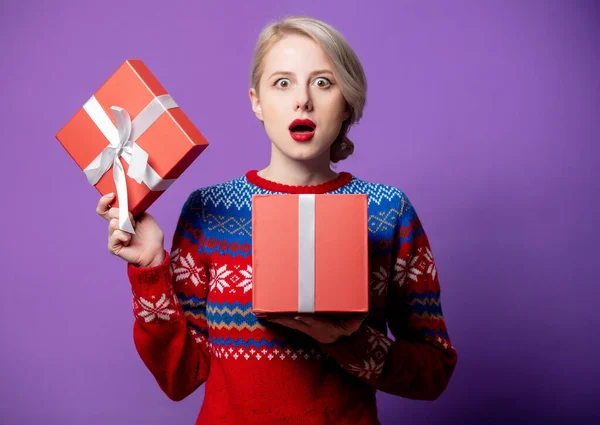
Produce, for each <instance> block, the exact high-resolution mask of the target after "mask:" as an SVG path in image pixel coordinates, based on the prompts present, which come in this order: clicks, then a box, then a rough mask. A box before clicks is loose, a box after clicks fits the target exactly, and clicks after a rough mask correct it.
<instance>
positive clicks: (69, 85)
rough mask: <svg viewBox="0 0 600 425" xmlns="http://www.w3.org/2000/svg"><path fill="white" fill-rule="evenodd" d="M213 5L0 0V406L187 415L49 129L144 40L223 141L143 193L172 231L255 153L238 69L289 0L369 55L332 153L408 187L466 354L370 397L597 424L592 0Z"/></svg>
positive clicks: (460, 417) (388, 413) (442, 409)
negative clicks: (148, 349)
mask: <svg viewBox="0 0 600 425" xmlns="http://www.w3.org/2000/svg"><path fill="white" fill-rule="evenodd" d="M217 3H218V2H215V1H211V2H208V1H196V2H191V1H190V2H185V3H184V2H173V1H170V2H161V1H141V0H138V1H132V2H124V1H119V2H117V1H102V2H82V1H75V0H73V1H62V2H57V1H55V2H41V1H28V2H27V1H22V2H18V3H17V2H16V1H13V2H6V1H3V2H2V4H1V6H0V43H1V46H0V47H1V49H2V52H1V53H2V60H1V61H0V75H1V76H2V78H1V81H0V89H1V90H0V93H1V97H2V101H0V117H1V118H0V119H1V126H0V131H1V136H2V159H3V160H2V166H1V167H0V181H1V182H2V183H3V191H2V195H1V199H2V201H1V202H2V212H1V214H2V216H1V219H2V221H1V223H2V226H3V228H4V229H5V230H4V232H5V233H4V236H3V237H2V238H1V243H2V250H1V258H2V260H1V261H2V274H3V275H2V278H1V282H2V296H1V297H2V303H1V305H2V307H1V308H0V329H1V334H0V337H1V341H2V342H1V345H0V353H1V362H0V391H1V392H0V423H2V424H4V425H16V424H38V423H45V424H52V425H54V424H61V425H71V424H86V425H97V424H111V425H120V424H142V423H143V424H146V425H151V424H157V425H158V424H161V425H162V424H166V423H178V424H193V423H194V420H195V418H196V415H197V413H198V410H199V408H200V405H201V402H202V397H203V389H202V388H201V389H199V390H198V391H197V392H196V393H194V394H193V395H191V396H190V397H189V398H187V399H186V400H184V401H182V402H181V403H179V404H175V403H173V402H171V401H170V400H168V399H167V397H166V396H165V395H163V394H162V393H161V391H160V390H159V388H158V386H157V385H156V383H155V381H154V379H153V378H152V376H151V375H150V373H149V372H148V371H147V370H146V369H145V367H144V365H143V364H142V362H141V361H140V359H139V357H138V355H137V353H136V351H135V349H134V345H133V340H132V322H133V315H132V312H131V296H130V288H129V286H128V281H127V276H126V273H125V264H124V263H123V262H122V261H121V260H120V259H118V258H115V257H112V256H111V255H110V254H109V253H108V252H107V249H106V236H107V235H106V231H107V224H106V222H105V221H103V220H102V219H101V218H99V217H98V216H97V215H96V214H95V212H94V209H95V206H96V203H97V201H98V197H99V195H98V193H97V192H96V190H95V189H93V188H92V187H91V186H89V184H88V183H87V181H86V179H85V178H84V175H83V173H81V171H80V170H79V169H78V168H77V166H76V165H75V163H74V162H73V161H72V160H71V158H70V157H69V156H68V155H67V154H66V152H64V151H63V149H62V147H61V146H60V144H59V143H58V142H57V141H56V140H55V139H54V135H55V133H56V132H57V131H58V130H59V129H60V128H61V127H62V126H63V125H64V123H65V122H66V121H67V120H68V119H69V118H70V117H71V116H72V115H73V114H74V113H75V112H76V110H77V109H78V108H79V107H80V106H81V105H82V104H83V103H84V102H85V101H86V100H87V99H88V97H89V96H90V95H91V94H92V93H93V92H94V91H95V90H96V89H97V88H98V87H99V86H100V85H101V84H102V83H103V82H104V80H105V79H106V78H107V77H108V76H109V75H110V74H111V73H112V72H114V71H115V69H116V68H117V67H118V66H119V65H120V64H121V63H122V62H123V61H124V60H125V59H127V58H140V59H142V60H144V61H145V62H146V64H147V65H148V66H149V67H150V69H151V70H152V71H153V72H154V73H155V75H156V76H157V77H158V79H159V80H160V81H161V82H162V83H163V84H164V86H165V87H166V89H167V90H168V91H169V92H170V93H171V94H172V95H173V96H174V98H175V100H176V101H177V102H178V103H179V105H180V106H181V107H182V108H183V109H184V111H185V112H186V113H187V114H188V115H189V116H190V118H191V119H192V120H193V121H194V122H195V123H196V125H197V126H198V127H199V128H200V130H201V131H202V132H203V133H204V135H205V136H206V137H207V139H208V140H209V141H210V143H211V145H210V147H209V148H208V149H207V150H206V151H205V153H204V154H203V155H202V156H201V157H200V158H199V159H198V160H197V161H196V162H195V163H194V164H193V165H192V166H191V167H190V168H189V169H188V171H187V172H185V173H184V175H183V176H182V177H181V178H180V179H179V180H178V181H177V182H176V183H175V184H174V185H173V186H172V188H171V189H169V190H168V191H167V192H166V193H165V194H164V195H163V196H162V197H161V198H160V199H159V201H157V202H156V203H155V205H154V206H152V208H151V210H150V212H151V213H152V214H153V215H154V216H155V217H156V218H157V220H158V222H159V223H160V224H161V225H162V227H163V229H164V230H165V233H166V240H167V244H168V245H170V238H171V236H172V233H173V230H174V226H175V222H176V219H177V214H178V213H179V210H180V208H181V205H182V203H183V201H184V200H185V198H186V196H187V195H188V194H189V193H190V192H191V191H192V190H194V189H195V188H198V187H200V186H205V185H209V184H214V183H218V182H221V181H224V180H227V179H230V178H233V177H236V176H238V175H240V174H242V173H244V172H245V171H246V170H247V169H251V168H259V167H263V166H265V165H266V163H267V160H268V154H269V142H268V140H267V139H266V136H265V134H264V132H263V130H262V128H261V126H260V125H259V122H258V121H257V120H256V119H255V118H254V116H253V114H252V112H251V109H250V102H249V100H248V97H247V89H248V71H249V66H250V59H251V54H252V48H253V46H254V43H255V39H256V37H257V36H258V33H259V31H260V29H261V28H262V26H263V25H264V24H266V23H267V22H268V21H270V20H271V19H274V18H277V17H279V16H281V15H287V14H308V15H311V16H314V17H317V18H321V19H324V20H325V21H327V22H329V23H331V24H332V25H334V26H335V27H337V28H338V29H339V30H340V31H341V32H342V33H343V34H344V35H345V36H346V37H347V39H348V41H349V42H350V43H351V44H352V45H353V46H354V48H355V49H356V51H357V53H358V55H359V57H360V58H361V60H362V62H363V64H364V67H365V69H366V73H367V76H368V79H369V84H370V85H369V88H370V90H369V97H368V104H367V109H366V111H365V116H364V119H363V121H362V123H361V124H360V125H359V126H357V127H356V128H354V129H353V130H352V131H351V137H352V139H353V140H354V141H355V142H356V154H355V156H353V157H352V158H351V159H349V160H347V161H346V162H343V163H342V165H340V167H339V168H338V169H339V170H342V169H344V170H348V171H351V172H353V173H355V174H356V175H357V176H359V177H361V178H364V179H367V180H371V181H376V182H381V183H386V184H391V185H395V186H397V187H400V188H401V189H403V190H404V191H405V192H406V193H407V195H408V196H409V197H410V199H411V200H412V201H413V203H414V204H415V206H416V208H417V211H418V212H419V214H420V216H421V218H422V220H423V222H424V225H425V228H426V230H427V232H428V234H429V237H430V239H431V242H432V245H433V250H434V254H435V256H436V260H437V262H438V268H439V272H440V276H441V283H442V291H443V296H442V300H443V307H444V313H445V316H446V320H447V324H448V327H449V331H450V335H451V337H452V339H453V344H454V345H455V346H456V347H457V349H458V352H459V365H458V368H457V370H456V373H455V376H454V377H453V379H452V381H451V383H450V386H449V388H448V389H447V391H446V392H445V393H444V395H443V396H442V397H441V399H439V400H438V401H436V402H433V403H431V402H419V401H410V400H404V399H401V398H398V397H394V396H389V395H386V394H381V393H380V394H379V398H378V400H379V406H380V412H381V421H382V423H383V424H387V425H391V424H399V423H407V424H412V425H418V424H432V423H436V424H439V425H445V424H458V423H461V424H466V423H478V424H483V423H492V424H505V423H529V424H537V423H547V422H548V420H549V419H550V418H552V419H553V420H554V421H555V422H554V423H562V424H567V423H575V422H576V420H586V422H585V423H586V424H592V423H594V422H595V423H600V409H599V407H598V400H599V395H598V394H599V391H600V374H599V370H600V367H599V366H598V361H597V359H596V358H593V357H592V354H595V355H597V354H598V353H599V350H598V348H599V344H598V339H599V338H600V336H599V329H600V327H599V320H598V313H597V311H598V310H597V302H598V295H599V293H598V289H597V286H598V275H597V267H598V263H599V262H600V260H599V251H598V244H597V238H598V236H600V235H599V233H598V224H599V223H598V212H597V205H598V204H597V202H596V200H595V199H593V198H592V195H596V196H597V195H598V193H599V189H600V187H599V186H600V185H599V180H600V179H599V177H600V176H599V172H598V154H599V149H598V147H597V144H598V142H599V141H600V140H599V139H600V138H599V134H600V132H599V130H600V124H599V122H600V47H599V46H600V36H599V27H598V25H599V24H600V3H598V2H594V1H583V0H579V1H571V2H569V1H567V0H564V1H545V2H542V1H533V0H529V1H497V2H490V1H486V2H476V1H473V2H464V1H460V2H452V3H451V2H443V1H439V2H417V1H414V2H413V1H411V2H397V1H378V2H374V1H368V2H366V1H361V2H358V3H352V2H348V1H347V0H339V1H335V2H334V1H329V2H326V3H321V2H317V1H302V2H299V1H294V2H292V1H261V2H236V3H235V6H234V5H233V4H229V5H225V4H224V5H218V4H217ZM248 396H249V397H251V396H252V395H251V394H249V395H248Z"/></svg>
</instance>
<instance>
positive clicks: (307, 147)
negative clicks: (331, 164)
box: [281, 142, 329, 161]
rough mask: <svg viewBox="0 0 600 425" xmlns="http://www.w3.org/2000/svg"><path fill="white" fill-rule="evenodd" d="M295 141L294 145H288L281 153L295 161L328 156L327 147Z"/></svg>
mask: <svg viewBox="0 0 600 425" xmlns="http://www.w3.org/2000/svg"><path fill="white" fill-rule="evenodd" d="M294 143H296V145H295V146H290V147H288V148H287V149H282V150H281V151H282V152H283V154H284V155H285V156H287V157H289V158H292V159H295V160H297V161H310V160H313V159H317V158H320V157H322V156H323V155H328V156H329V149H327V148H323V147H320V148H319V147H317V146H315V145H311V143H310V142H307V143H304V144H301V143H297V142H294Z"/></svg>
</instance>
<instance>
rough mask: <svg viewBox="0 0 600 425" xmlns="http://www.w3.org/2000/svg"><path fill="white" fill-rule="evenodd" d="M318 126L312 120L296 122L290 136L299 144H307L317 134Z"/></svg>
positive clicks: (292, 125)
mask: <svg viewBox="0 0 600 425" xmlns="http://www.w3.org/2000/svg"><path fill="white" fill-rule="evenodd" d="M316 127H317V126H316V124H315V123H314V122H312V121H311V120H308V119H304V120H294V121H293V122H292V123H291V124H290V126H289V130H290V135H291V136H292V139H294V140H295V141H297V142H306V141H308V140H310V139H311V138H312V137H313V136H314V134H315V128H316Z"/></svg>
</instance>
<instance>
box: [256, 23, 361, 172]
mask: <svg viewBox="0 0 600 425" xmlns="http://www.w3.org/2000/svg"><path fill="white" fill-rule="evenodd" d="M288 34H300V35H304V36H306V37H309V38H311V39H312V40H314V41H315V42H316V43H317V44H318V45H319V46H320V47H321V48H322V49H323V51H324V52H325V54H326V55H327V56H328V57H329V59H330V60H331V62H332V63H333V67H334V69H333V73H334V75H335V77H336V79H337V80H338V81H339V84H340V89H341V92H342V95H343V96H344V99H345V100H346V103H347V105H348V108H349V112H350V118H348V119H347V120H346V121H344V123H343V124H342V128H341V129H340V133H339V134H338V136H337V138H336V139H335V141H334V142H333V144H332V146H331V155H330V159H331V162H334V163H335V162H338V161H341V160H343V159H346V158H347V157H348V156H350V155H352V153H353V152H354V143H352V141H351V140H350V139H349V138H348V136H347V134H348V131H349V130H350V127H351V126H352V125H354V124H356V123H358V122H359V120H360V119H361V117H362V114H363V110H364V107H365V103H366V98H367V78H366V76H365V72H364V70H363V67H362V65H361V63H360V61H359V59H358V56H357V55H356V53H355V52H354V50H352V47H350V45H349V44H348V43H347V42H346V40H345V39H344V37H343V36H342V35H341V34H340V33H339V32H338V31H337V30H336V29H334V28H333V27H331V26H330V25H328V24H326V23H325V22H323V21H320V20H318V19H313V18H308V17H304V16H292V17H287V18H284V19H281V20H278V21H275V22H273V23H271V24H269V25H267V26H266V27H264V28H263V30H262V31H261V33H260V35H259V37H258V41H257V43H256V48H255V50H254V56H253V59H252V72H251V76H250V86H251V87H252V88H254V89H255V90H257V92H258V83H259V81H260V78H261V76H262V73H263V68H264V67H263V61H264V58H265V56H266V55H267V53H268V52H269V50H270V49H271V47H273V45H275V43H277V42H278V41H279V40H281V39H282V38H283V37H284V36H285V35H288Z"/></svg>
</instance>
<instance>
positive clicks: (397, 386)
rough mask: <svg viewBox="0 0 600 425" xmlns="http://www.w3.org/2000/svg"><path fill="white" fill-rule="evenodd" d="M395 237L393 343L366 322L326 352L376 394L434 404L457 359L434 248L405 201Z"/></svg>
mask: <svg viewBox="0 0 600 425" xmlns="http://www.w3.org/2000/svg"><path fill="white" fill-rule="evenodd" d="M403 196H404V195H403ZM395 237H396V240H395V241H394V243H393V244H392V246H393V247H394V248H393V252H392V261H391V264H390V266H389V268H388V270H387V276H386V278H387V282H388V289H387V295H386V298H385V300H386V301H385V317H386V321H387V324H388V327H389V329H390V332H391V333H392V335H393V336H394V339H393V340H392V339H390V338H389V337H388V336H387V335H386V334H384V333H382V332H380V331H379V330H377V329H374V328H373V327H371V326H368V325H367V323H368V320H365V322H363V324H362V325H361V327H360V328H359V329H358V331H356V332H355V333H354V334H352V335H350V336H347V337H343V338H341V339H339V340H338V341H336V342H334V343H332V344H322V347H323V349H324V350H325V351H326V352H327V353H328V354H329V355H330V356H331V357H333V358H334V359H335V360H336V362H337V363H338V364H339V365H340V366H341V367H342V368H343V369H345V370H346V371H347V372H349V373H350V374H352V375H354V376H356V377H357V378H360V379H362V380H363V381H365V382H367V383H368V384H370V385H371V386H372V387H374V388H376V389H378V390H381V391H383V392H386V393H389V394H394V395H398V396H401V397H405V398H409V399H416V400H435V399H437V398H438V397H439V396H440V395H441V394H442V393H443V391H444V390H445V389H446V387H447V385H448V382H449V380H450V377H451V376H452V373H453V372H454V369H455V367H456V363H457V354H456V350H455V349H454V347H453V346H452V345H451V343H450V338H449V336H448V332H447V329H446V324H445V322H444V318H443V315H442V307H441V302H440V284H439V280H438V277H439V276H438V273H437V270H436V266H435V262H434V259H433V255H432V252H431V247H430V244H429V241H428V239H427V236H426V234H425V232H424V230H423V227H422V225H421V222H420V220H419V218H418V216H417V214H416V213H415V211H414V208H413V207H412V206H411V205H410V203H409V202H408V200H407V199H406V198H403V199H402V203H401V207H399V217H398V224H397V226H396V229H395Z"/></svg>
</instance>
